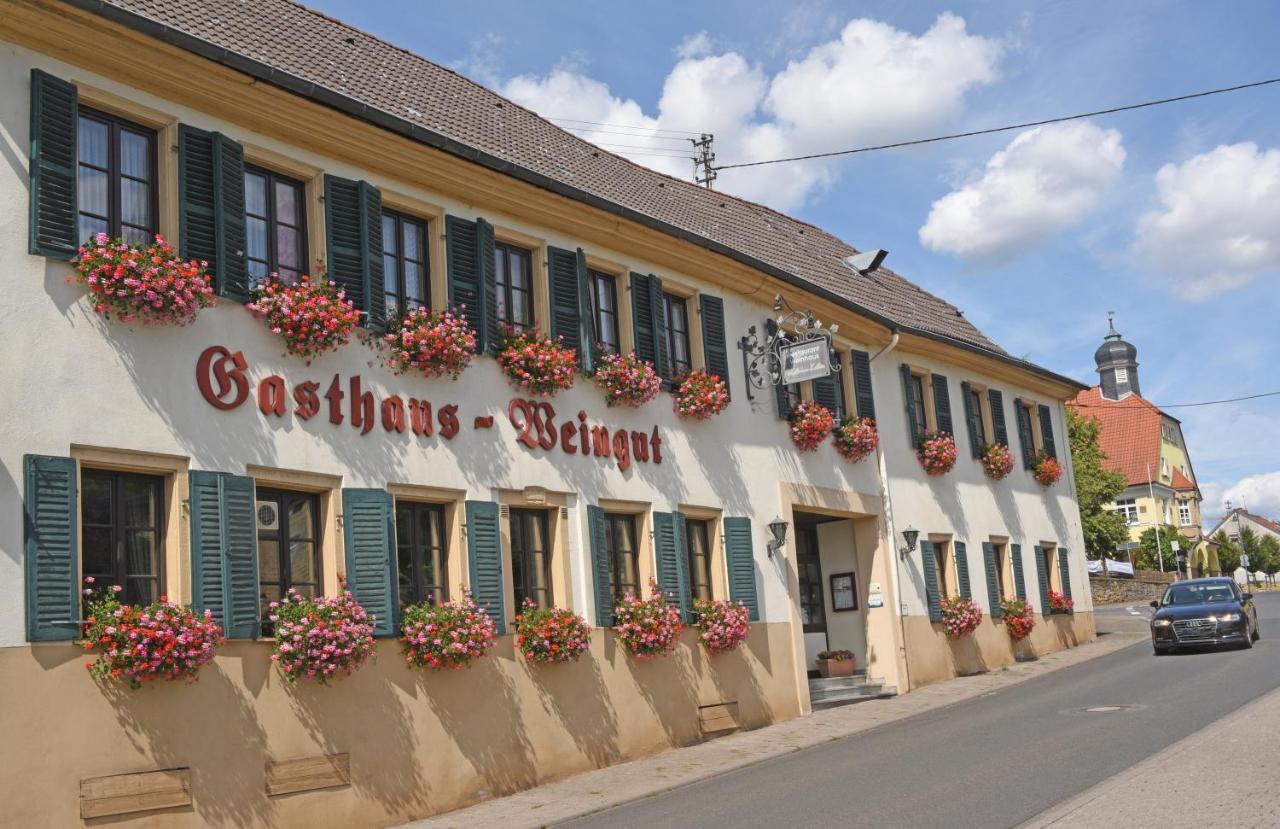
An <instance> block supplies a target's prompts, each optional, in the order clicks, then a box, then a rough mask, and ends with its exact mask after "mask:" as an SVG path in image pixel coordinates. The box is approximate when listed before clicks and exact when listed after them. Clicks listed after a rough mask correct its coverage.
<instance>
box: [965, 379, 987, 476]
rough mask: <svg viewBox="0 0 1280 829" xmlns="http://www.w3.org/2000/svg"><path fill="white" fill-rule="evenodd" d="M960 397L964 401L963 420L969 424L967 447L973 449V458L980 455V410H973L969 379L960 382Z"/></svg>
mask: <svg viewBox="0 0 1280 829" xmlns="http://www.w3.org/2000/svg"><path fill="white" fill-rule="evenodd" d="M960 397H961V398H963V401H964V422H965V423H966V424H968V426H969V448H970V449H971V450H972V451H973V456H974V457H975V458H981V457H982V446H980V445H979V444H981V442H982V438H981V437H979V435H981V434H982V430H981V428H980V425H981V423H982V412H975V411H974V410H973V391H972V389H971V388H970V387H969V381H968V380H964V381H961V383H960Z"/></svg>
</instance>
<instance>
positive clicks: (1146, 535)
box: [1135, 524, 1191, 572]
mask: <svg viewBox="0 0 1280 829" xmlns="http://www.w3.org/2000/svg"><path fill="white" fill-rule="evenodd" d="M1159 535H1160V553H1159V555H1157V553H1156V528H1155V527H1148V528H1147V529H1145V530H1143V531H1142V537H1141V538H1139V539H1138V543H1139V544H1140V545H1141V547H1139V549H1137V550H1136V551H1135V553H1136V559H1137V562H1138V566H1139V567H1141V568H1143V569H1145V570H1159V569H1161V567H1160V563H1161V562H1160V560H1161V559H1162V558H1163V559H1164V570H1165V572H1169V571H1171V570H1177V569H1178V559H1177V557H1176V556H1175V555H1174V553H1173V542H1175V541H1176V542H1178V546H1179V548H1181V550H1182V552H1183V553H1189V552H1190V547H1191V542H1190V541H1188V540H1187V538H1186V536H1184V535H1183V534H1182V533H1180V532H1178V529H1177V527H1174V526H1173V525H1171V524H1164V525H1162V526H1161V527H1160V533H1159Z"/></svg>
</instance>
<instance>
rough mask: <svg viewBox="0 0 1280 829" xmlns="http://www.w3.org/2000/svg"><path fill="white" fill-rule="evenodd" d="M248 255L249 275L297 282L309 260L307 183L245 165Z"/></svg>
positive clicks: (245, 223)
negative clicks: (277, 276) (275, 276)
mask: <svg viewBox="0 0 1280 829" xmlns="http://www.w3.org/2000/svg"><path fill="white" fill-rule="evenodd" d="M244 231H245V244H246V249H245V259H246V260H248V264H249V279H250V281H251V282H256V281H257V280H259V279H265V278H266V277H267V275H268V274H272V273H274V274H279V276H280V278H281V279H283V280H284V281H285V282H294V281H296V280H297V278H298V277H299V276H300V275H301V274H302V273H304V272H305V270H306V262H307V233H306V187H305V186H304V185H303V184H302V182H300V181H294V180H293V179H290V178H285V177H284V176H281V175H277V174H276V173H273V172H271V171H270V170H263V169H259V168H257V167H249V166H246V167H245V168H244Z"/></svg>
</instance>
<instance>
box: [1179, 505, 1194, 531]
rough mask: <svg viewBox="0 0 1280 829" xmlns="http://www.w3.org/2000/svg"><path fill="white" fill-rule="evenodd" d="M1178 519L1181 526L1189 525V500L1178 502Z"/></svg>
mask: <svg viewBox="0 0 1280 829" xmlns="http://www.w3.org/2000/svg"><path fill="white" fill-rule="evenodd" d="M1178 520H1179V521H1181V522H1182V526H1184V527H1189V526H1191V502H1190V501H1181V502H1179V504H1178Z"/></svg>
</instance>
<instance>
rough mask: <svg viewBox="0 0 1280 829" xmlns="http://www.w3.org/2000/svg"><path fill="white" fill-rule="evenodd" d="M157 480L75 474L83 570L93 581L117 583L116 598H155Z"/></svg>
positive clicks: (161, 485)
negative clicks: (117, 591)
mask: <svg viewBox="0 0 1280 829" xmlns="http://www.w3.org/2000/svg"><path fill="white" fill-rule="evenodd" d="M163 497H164V481H163V479H161V478H159V477H156V476H153V475H135V474H132V473H125V472H108V471H105V470H100V469H86V470H84V471H83V472H82V473H81V475H80V528H81V545H82V550H83V555H84V564H83V569H84V575H85V576H92V577H93V579H94V580H95V581H96V582H97V583H98V586H101V587H106V586H110V585H119V586H120V587H122V588H123V590H122V592H121V594H120V601H122V602H124V603H125V604H139V605H147V604H150V603H151V602H153V601H155V600H156V599H158V598H159V596H160V594H161V593H162V592H163V591H162V590H160V565H161V561H162V557H161V549H160V548H161V538H162V535H161V517H160V504H161V501H162V500H163Z"/></svg>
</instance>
